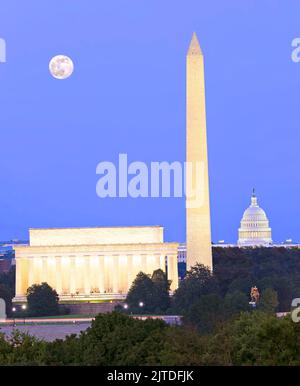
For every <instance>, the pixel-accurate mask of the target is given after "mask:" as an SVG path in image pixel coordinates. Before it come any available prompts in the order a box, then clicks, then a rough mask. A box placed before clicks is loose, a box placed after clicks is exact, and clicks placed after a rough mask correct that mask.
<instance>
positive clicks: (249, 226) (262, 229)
mask: <svg viewBox="0 0 300 386" xmlns="http://www.w3.org/2000/svg"><path fill="white" fill-rule="evenodd" d="M238 233H239V239H238V245H239V246H241V247H242V246H268V245H271V244H272V230H271V228H270V227H269V220H268V218H267V216H266V213H265V211H264V210H263V209H262V208H260V207H259V205H258V203H257V197H256V195H255V194H254V192H253V194H252V196H251V204H250V206H249V207H248V208H247V209H246V210H245V212H244V214H243V218H242V220H241V226H240V228H239V231H238Z"/></svg>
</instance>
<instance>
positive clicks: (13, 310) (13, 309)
mask: <svg viewBox="0 0 300 386" xmlns="http://www.w3.org/2000/svg"><path fill="white" fill-rule="evenodd" d="M16 311H17V309H16V307H13V308H12V312H13V313H14V326H15V325H16V316H15V312H16Z"/></svg>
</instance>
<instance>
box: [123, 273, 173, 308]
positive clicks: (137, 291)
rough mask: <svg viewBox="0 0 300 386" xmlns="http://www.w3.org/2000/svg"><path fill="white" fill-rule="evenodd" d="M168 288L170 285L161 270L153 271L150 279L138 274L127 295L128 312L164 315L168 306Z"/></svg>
mask: <svg viewBox="0 0 300 386" xmlns="http://www.w3.org/2000/svg"><path fill="white" fill-rule="evenodd" d="M169 287H170V283H169V282H168V280H167V277H166V274H165V273H164V272H163V271H162V270H161V269H157V270H156V271H154V272H153V274H152V277H151V278H150V277H149V275H146V274H145V273H143V272H140V273H139V274H138V275H137V276H136V278H135V280H134V281H133V283H132V286H131V287H130V289H129V292H128V294H127V298H126V303H127V304H128V307H129V308H128V312H130V313H137V314H140V313H154V312H155V313H164V312H165V311H166V310H167V309H168V308H169V306H170V296H169ZM140 304H143V306H142V307H141V306H140Z"/></svg>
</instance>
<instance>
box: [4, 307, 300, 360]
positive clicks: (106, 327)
mask: <svg viewBox="0 0 300 386" xmlns="http://www.w3.org/2000/svg"><path fill="white" fill-rule="evenodd" d="M0 364H1V365H83V366H84V365H95V366H103V365H110V366H117V365H123V366H129V365H137V366H146V365H170V366H175V365H177V366H178V365H206V366H207V365H300V324H299V323H293V322H292V320H291V318H289V317H286V318H283V319H278V318H276V317H275V316H273V315H269V314H266V313H262V312H251V313H242V314H241V315H240V316H239V317H238V318H236V319H235V320H233V321H228V322H226V323H224V324H223V325H222V326H220V327H219V328H218V329H217V330H216V331H215V332H214V333H213V334H208V335H200V334H198V333H197V331H195V330H193V329H187V328H184V327H171V326H168V325H166V324H165V323H164V322H163V321H160V320H150V319H148V320H146V321H142V320H137V319H134V318H132V317H129V316H126V315H124V314H120V313H117V312H113V313H111V314H101V315H98V316H97V317H96V319H95V320H94V321H93V323H92V326H91V328H89V329H88V330H86V331H85V332H82V333H81V335H80V336H78V337H76V336H75V335H73V336H69V337H67V338H66V339H65V340H56V341H54V342H45V341H39V340H37V339H36V338H34V337H31V336H29V335H27V334H22V333H20V332H17V331H16V332H15V333H14V334H13V335H12V336H11V337H10V338H9V340H5V338H4V336H3V335H1V334H0Z"/></svg>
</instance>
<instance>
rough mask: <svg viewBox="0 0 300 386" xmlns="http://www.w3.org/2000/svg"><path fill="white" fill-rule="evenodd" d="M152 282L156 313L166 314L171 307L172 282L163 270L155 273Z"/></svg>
mask: <svg viewBox="0 0 300 386" xmlns="http://www.w3.org/2000/svg"><path fill="white" fill-rule="evenodd" d="M151 280H152V282H153V290H154V291H153V296H152V302H153V310H154V311H156V312H164V311H166V310H167V309H168V308H169V307H170V295H169V291H170V284H171V283H170V282H169V281H168V279H167V275H166V274H165V272H164V271H163V270H161V269H157V270H156V271H154V272H153V274H152V277H151Z"/></svg>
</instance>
